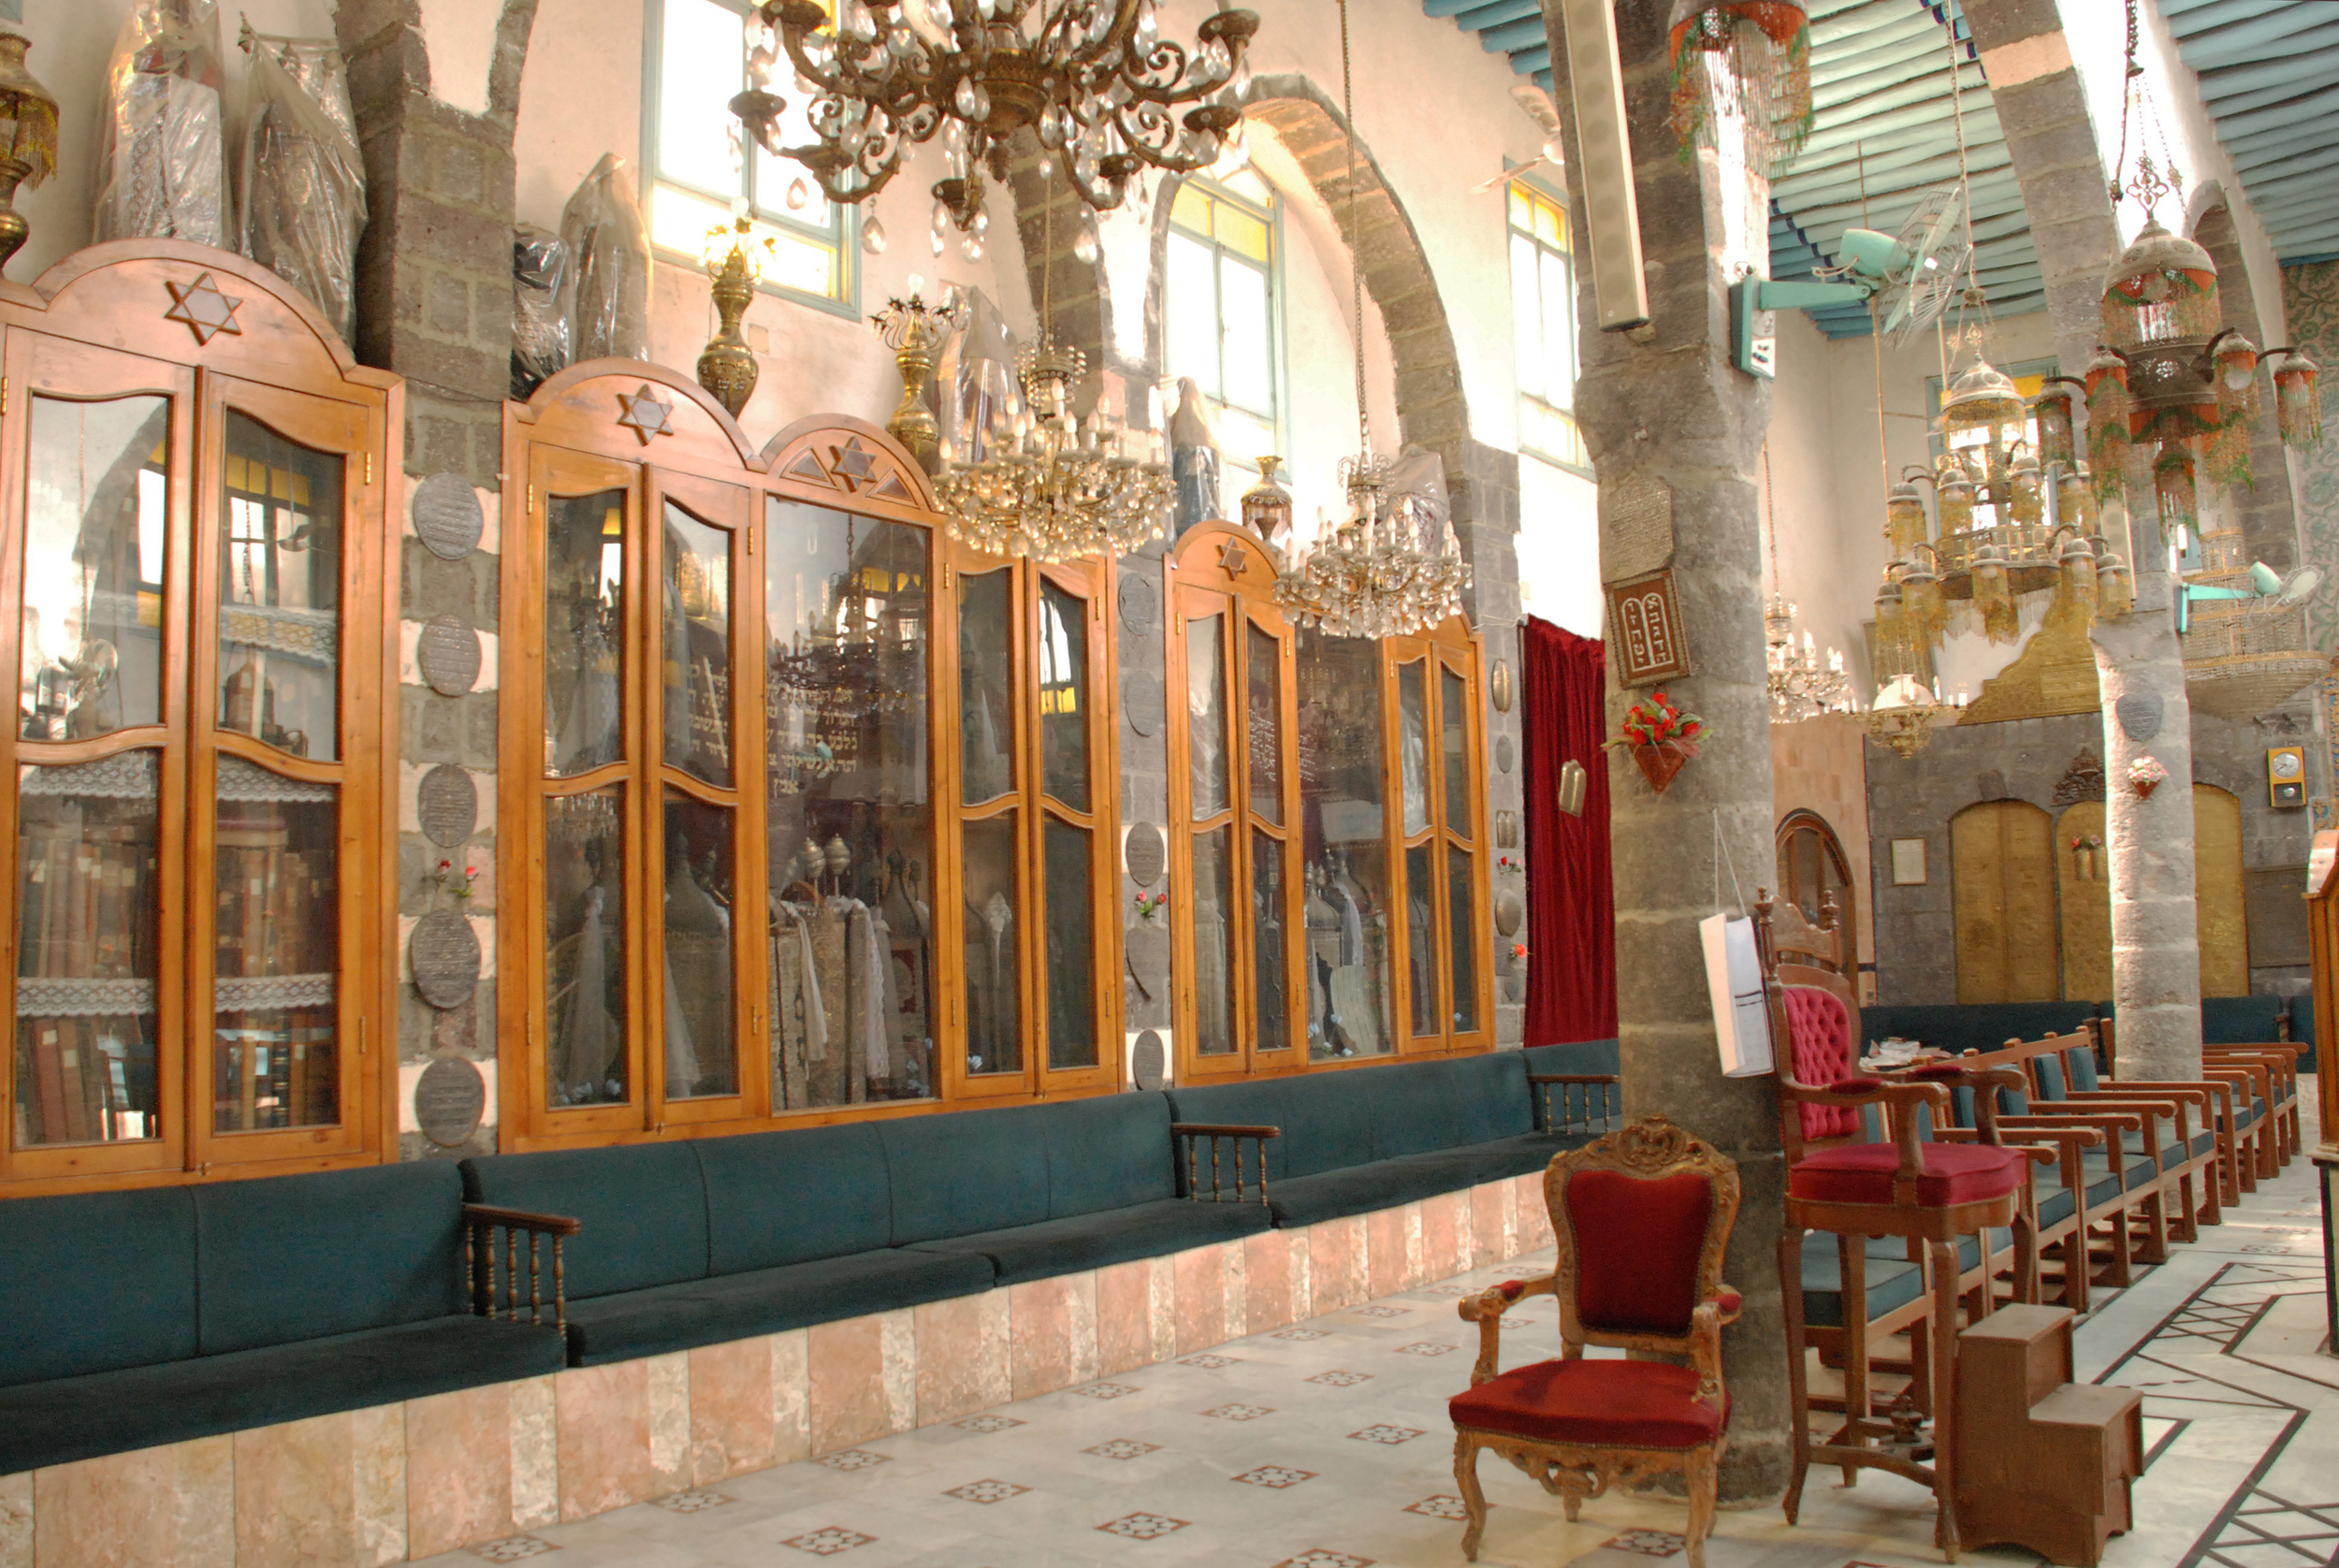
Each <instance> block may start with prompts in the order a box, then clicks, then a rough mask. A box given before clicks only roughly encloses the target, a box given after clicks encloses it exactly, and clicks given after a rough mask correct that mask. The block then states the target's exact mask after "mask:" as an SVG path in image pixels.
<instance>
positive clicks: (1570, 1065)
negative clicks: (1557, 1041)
mask: <svg viewBox="0 0 2339 1568" xmlns="http://www.w3.org/2000/svg"><path fill="white" fill-rule="evenodd" d="M1519 1054H1520V1055H1521V1056H1524V1057H1525V1058H1526V1059H1527V1070H1528V1071H1529V1072H1531V1073H1533V1072H1568V1073H1575V1074H1576V1075H1578V1076H1588V1075H1591V1074H1595V1073H1606V1074H1609V1075H1611V1076H1613V1075H1616V1074H1619V1073H1621V1072H1622V1071H1623V1070H1624V1050H1623V1047H1622V1045H1621V1044H1620V1042H1618V1041H1616V1040H1613V1039H1605V1040H1577V1041H1576V1042H1574V1043H1573V1044H1570V1045H1531V1046H1529V1047H1527V1049H1526V1050H1524V1051H1522V1052H1520V1053H1519Z"/></svg>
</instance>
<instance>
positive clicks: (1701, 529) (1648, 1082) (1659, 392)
mask: <svg viewBox="0 0 2339 1568" xmlns="http://www.w3.org/2000/svg"><path fill="white" fill-rule="evenodd" d="M1668 10H1669V7H1668V5H1667V3H1666V0H1618V4H1617V6H1616V22H1617V35H1618V42H1619V45H1620V50H1621V55H1620V57H1621V59H1622V62H1623V70H1624V94H1625V102H1626V107H1627V112H1628V115H1629V118H1630V124H1631V135H1632V146H1633V153H1634V185H1635V187H1636V189H1637V192H1638V196H1639V202H1640V232H1641V242H1642V244H1643V246H1644V248H1645V257H1644V260H1645V266H1646V271H1647V275H1648V280H1649V316H1650V321H1651V325H1650V326H1649V327H1646V328H1642V329H1638V330H1636V331H1635V332H1634V333H1633V334H1630V335H1620V334H1609V333H1602V332H1600V331H1598V330H1596V329H1595V325H1594V323H1595V313H1594V311H1593V309H1592V304H1591V284H1590V282H1589V279H1588V278H1586V279H1585V281H1584V282H1583V283H1582V284H1581V292H1580V298H1579V305H1578V310H1577V314H1578V317H1579V318H1580V319H1581V321H1582V322H1583V324H1584V330H1583V334H1582V338H1581V341H1582V344H1583V349H1582V356H1581V357H1582V370H1581V372H1580V374H1579V375H1578V377H1577V380H1576V417H1577V419H1578V420H1579V421H1580V422H1581V423H1582V426H1583V429H1584V435H1585V438H1586V440H1587V442H1588V443H1589V444H1590V446H1591V457H1592V462H1593V465H1594V467H1596V468H1597V469H1598V470H1599V473H1600V489H1601V518H1600V551H1601V574H1602V576H1603V577H1604V578H1605V579H1608V580H1620V579H1621V578H1622V577H1624V576H1627V575H1638V574H1640V573H1643V572H1645V571H1647V570H1650V569H1652V568H1654V567H1661V566H1668V565H1669V566H1670V567H1671V568H1672V570H1673V573H1674V579H1675V583H1676V586H1677V588H1678V593H1679V598H1680V605H1681V631H1682V635H1683V640H1684V641H1685V643H1686V644H1687V646H1688V651H1689V656H1690V660H1691V662H1692V665H1693V674H1692V675H1689V676H1688V677H1686V678H1683V679H1679V680H1673V681H1668V682H1666V683H1665V690H1666V692H1667V694H1668V695H1670V696H1671V697H1672V698H1673V699H1674V700H1675V701H1677V702H1678V703H1679V704H1682V705H1683V706H1684V707H1687V708H1689V709H1691V710H1692V711H1693V712H1696V713H1699V714H1702V715H1703V716H1704V717H1705V719H1707V722H1708V724H1709V725H1710V726H1711V738H1710V739H1708V740H1707V741H1706V742H1705V744H1704V745H1703V747H1702V748H1701V751H1700V754H1699V755H1698V757H1697V758H1696V760H1695V761H1693V762H1691V763H1690V764H1689V765H1688V766H1687V767H1686V768H1684V769H1683V770H1682V771H1681V773H1680V774H1679V775H1678V777H1676V778H1675V779H1674V781H1673V783H1672V786H1671V788H1670V789H1669V790H1668V791H1666V792H1665V793H1664V794H1663V795H1659V794H1657V793H1655V792H1654V791H1651V790H1650V788H1649V784H1648V783H1647V781H1646V780H1644V779H1643V777H1641V774H1640V770H1639V769H1638V767H1637V766H1635V765H1634V762H1633V760H1632V758H1631V757H1630V756H1629V755H1627V754H1626V753H1624V752H1623V751H1621V750H1618V751H1611V752H1609V753H1608V754H1607V755H1608V768H1609V787H1610V791H1611V795H1610V800H1611V802H1612V805H1611V807H1610V813H1609V824H1610V827H1609V831H1610V834H1611V836H1612V838H1613V841H1614V857H1615V885H1616V923H1617V941H1616V966H1617V1011H1618V1018H1619V1024H1620V1032H1621V1035H1622V1039H1623V1063H1624V1106H1625V1114H1626V1115H1627V1116H1628V1117H1635V1118H1636V1117H1640V1116H1646V1115H1649V1114H1663V1115H1664V1116H1667V1117H1669V1118H1671V1119H1672V1120H1673V1121H1675V1122H1677V1123H1678V1124H1680V1125H1682V1126H1685V1127H1687V1128H1688V1129H1689V1130H1690V1131H1692V1132H1693V1133H1695V1134H1696V1135H1697V1136H1698V1137H1700V1138H1702V1139H1704V1140H1707V1142H1708V1143H1711V1144H1712V1145H1713V1146H1714V1147H1716V1148H1717V1149H1719V1150H1721V1151H1722V1153H1724V1154H1728V1155H1730V1156H1731V1157H1732V1158H1733V1159H1735V1160H1736V1161H1737V1163H1738V1174H1739V1177H1740V1180H1741V1182H1742V1183H1743V1184H1744V1190H1745V1197H1744V1201H1743V1205H1742V1207H1741V1208H1740V1209H1739V1212H1738V1222H1737V1229H1736V1233H1735V1235H1734V1236H1733V1237H1732V1239H1731V1245H1730V1255H1729V1260H1728V1269H1727V1271H1728V1275H1729V1279H1730V1283H1731V1284H1732V1285H1735V1286H1736V1287H1737V1288H1738V1289H1739V1290H1741V1291H1743V1292H1745V1295H1746V1309H1745V1315H1744V1316H1743V1317H1742V1318H1741V1319H1740V1320H1739V1322H1738V1323H1737V1325H1736V1327H1735V1328H1731V1329H1729V1330H1728V1331H1727V1332H1726V1333H1725V1334H1724V1336H1723V1350H1724V1363H1725V1369H1726V1376H1727V1379H1728V1383H1729V1387H1730V1393H1731V1398H1732V1401H1733V1412H1732V1416H1731V1419H1730V1453H1729V1457H1728V1459H1726V1461H1725V1462H1724V1464H1723V1466H1722V1496H1723V1497H1724V1498H1728V1499H1738V1500H1752V1499H1757V1498H1765V1497H1773V1496H1776V1495H1777V1494H1778V1493H1779V1492H1780V1491H1781V1490H1782V1489H1783V1488H1784V1487H1785V1483H1786V1478H1787V1472H1788V1466H1789V1453H1790V1449H1789V1445H1790V1441H1791V1433H1792V1431H1793V1423H1794V1418H1795V1416H1794V1413H1793V1412H1791V1411H1790V1409H1789V1407H1788V1399H1787V1365H1786V1357H1785V1354H1784V1346H1785V1320H1784V1317H1783V1315H1782V1314H1781V1310H1780V1284H1779V1269H1778V1241H1779V1234H1780V1227H1781V1224H1782V1217H1783V1210H1782V1202H1781V1182H1782V1169H1783V1168H1782V1163H1781V1160H1780V1147H1779V1105H1778V1095H1777V1090H1776V1087H1775V1085H1774V1083H1773V1082H1772V1081H1771V1080H1770V1079H1768V1078H1750V1079H1730V1078H1724V1077H1723V1076H1722V1071H1721V1065H1720V1060H1719V1056H1718V1053H1717V1051H1716V1047H1715V1038H1714V1024H1713V1017H1712V1009H1711V1007H1710V1005H1709V1004H1708V1002H1707V989H1706V968H1705V959H1704V956H1703V952H1702V950H1701V948H1700V945H1699V940H1698V930H1697V926H1698V922H1699V921H1701V920H1703V919H1704V918H1705V917H1706V916H1707V915H1709V914H1712V913H1713V912H1714V909H1715V882H1716V875H1717V855H1716V835H1715V824H1716V822H1717V821H1719V822H1720V824H1721V841H1722V846H1723V847H1724V848H1726V850H1727V853H1728V857H1729V860H1730V862H1731V863H1732V864H1735V866H1736V871H1737V878H1738V884H1739V886H1741V887H1742V888H1743V889H1744V891H1745V894H1746V897H1747V898H1748V899H1750V900H1751V899H1752V898H1753V896H1754V893H1755V889H1756V887H1757V886H1767V885H1768V884H1770V883H1771V882H1773V881H1774V880H1775V879H1776V878H1775V875H1774V873H1773V869H1772V868H1773V865H1774V863H1775V858H1776V856H1775V851H1774V849H1773V848H1772V842H1771V827H1772V798H1771V753H1770V700H1769V688H1768V683H1767V678H1766V672H1765V663H1764V644H1763V594H1762V551H1761V543H1762V542H1761V530H1760V528H1759V523H1758V514H1757V505H1756V503H1757V488H1756V481H1755V478H1754V464H1755V459H1756V455H1757V452H1758V450H1759V448H1760V446H1761V444H1762V439H1763V432H1764V429H1765V426H1766V425H1767V424H1768V422H1769V416H1770V399H1769V393H1768V384H1767V383H1764V382H1759V381H1757V380H1755V379H1754V378H1752V377H1751V376H1748V375H1744V374H1741V373H1740V372H1739V371H1737V370H1735V369H1733V368H1732V366H1731V362H1730V343H1729V296H1728V285H1729V283H1730V279H1729V277H1728V276H1727V274H1726V270H1725V267H1724V257H1723V250H1722V246H1723V232H1724V230H1723V218H1722V202H1723V201H1724V200H1725V199H1728V200H1743V199H1745V192H1744V191H1743V190H1742V189H1741V190H1737V191H1725V190H1724V189H1723V188H1722V181H1721V180H1720V178H1719V176H1718V174H1717V171H1716V167H1715V161H1714V159H1713V157H1712V155H1711V154H1709V153H1708V154H1702V155H1700V156H1699V157H1698V158H1697V159H1696V160H1695V161H1694V162H1691V163H1684V162H1683V161H1682V160H1681V158H1680V157H1679V155H1678V152H1677V147H1678V143H1677V142H1676V141H1675V138H1674V136H1673V133H1672V131H1671V130H1670V129H1669V128H1668V127H1667V125H1666V123H1665V117H1666V114H1667V111H1668V109H1669V107H1670V105H1669V101H1668V95H1669V94H1670V91H1671V72H1670V69H1669V62H1668V52H1667V45H1666V20H1667V13H1668ZM1544 15H1545V22H1546V26H1547V28H1548V30H1549V32H1550V34H1551V58H1552V64H1553V66H1554V70H1555V73H1556V74H1557V77H1558V84H1557V88H1556V90H1555V92H1554V94H1553V95H1554V97H1555V98H1556V99H1557V100H1558V102H1559V103H1560V105H1561V106H1562V107H1561V119H1562V123H1564V124H1565V125H1566V126H1567V134H1568V137H1569V139H1570V146H1569V148H1568V160H1567V161H1568V174H1569V182H1570V184H1571V186H1573V187H1574V189H1573V190H1572V192H1571V196H1572V199H1573V200H1574V202H1575V206H1576V211H1579V212H1580V211H1585V206H1586V204H1585V201H1584V195H1583V190H1582V186H1581V178H1582V176H1581V173H1580V170H1581V169H1582V167H1583V160H1582V158H1581V156H1580V155H1579V152H1578V150H1577V149H1576V147H1575V146H1574V145H1573V142H1574V135H1575V123H1574V119H1573V116H1572V115H1571V114H1570V113H1569V111H1568V109H1567V105H1568V103H1569V101H1570V100H1569V96H1568V94H1569V82H1568V77H1567V51H1566V47H1565V23H1564V22H1563V20H1562V18H1561V16H1560V14H1559V12H1558V10H1557V9H1556V7H1553V6H1551V5H1550V4H1548V0H1547V6H1546V9H1545V13H1544ZM1757 232H1758V233H1759V230H1758V231H1757ZM1758 259H1759V258H1758ZM1580 276H1582V274H1580V273H1579V277H1580ZM1632 491H1637V492H1639V493H1640V494H1641V495H1643V496H1646V497H1649V498H1651V499H1656V498H1661V497H1669V510H1670V513H1671V528H1670V532H1671V542H1670V547H1669V548H1666V547H1664V546H1663V542H1662V540H1660V541H1659V543H1658V544H1656V545H1654V546H1652V545H1650V544H1648V543H1647V542H1646V541H1647V534H1646V532H1645V530H1629V531H1628V530H1625V529H1623V528H1620V526H1619V522H1618V512H1619V508H1618V507H1617V505H1616V501H1617V499H1618V497H1619V496H1620V494H1624V493H1627V492H1632ZM1616 669H1617V661H1616V660H1615V659H1613V658H1611V660H1610V661H1609V670H1610V679H1611V680H1612V681H1613V680H1614V679H1615V678H1616V677H1615V672H1616ZM1646 694H1647V689H1642V690H1632V691H1626V690H1617V689H1615V688H1614V687H1613V686H1612V687H1611V689H1610V690H1609V693H1608V720H1609V727H1610V729H1611V731H1612V732H1613V730H1614V729H1615V727H1616V725H1617V723H1618V722H1619V721H1620V719H1621V717H1622V714H1623V711H1624V708H1625V707H1626V705H1627V704H1629V703H1631V702H1632V701H1633V700H1634V698H1635V697H1639V696H1643V695H1646ZM1720 883H1721V896H1722V900H1723V901H1724V902H1725V903H1731V902H1733V893H1732V891H1731V880H1730V873H1729V871H1728V870H1727V869H1722V870H1721V871H1720ZM1733 907H1735V905H1733Z"/></svg>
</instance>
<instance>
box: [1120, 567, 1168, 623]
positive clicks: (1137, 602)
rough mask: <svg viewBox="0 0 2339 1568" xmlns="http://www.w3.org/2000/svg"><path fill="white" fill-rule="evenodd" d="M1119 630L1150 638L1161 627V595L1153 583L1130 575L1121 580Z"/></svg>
mask: <svg viewBox="0 0 2339 1568" xmlns="http://www.w3.org/2000/svg"><path fill="white" fill-rule="evenodd" d="M1119 591H1120V599H1121V630H1122V631H1124V632H1128V633H1129V634H1130V635H1131V636H1135V637H1150V636H1152V635H1153V634H1154V631H1155V628H1157V627H1158V626H1160V625H1161V595H1160V594H1158V593H1156V592H1155V590H1154V585H1153V581H1152V579H1150V578H1147V577H1140V576H1139V575H1138V574H1137V573H1133V572H1132V573H1129V574H1128V575H1127V576H1126V577H1123V578H1122V579H1121V588H1120V590H1119Z"/></svg>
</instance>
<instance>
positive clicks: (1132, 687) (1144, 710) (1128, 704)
mask: <svg viewBox="0 0 2339 1568" xmlns="http://www.w3.org/2000/svg"><path fill="white" fill-rule="evenodd" d="M1121 712H1122V714H1123V715H1124V716H1125V717H1126V719H1128V721H1129V728H1130V729H1132V730H1135V731H1136V732H1137V733H1139V734H1140V735H1155V734H1159V733H1161V726H1162V721H1163V720H1164V719H1166V718H1168V716H1169V710H1168V708H1167V706H1166V705H1165V703H1164V700H1163V697H1162V694H1161V677H1160V676H1159V675H1155V674H1154V673H1153V672H1152V671H1151V670H1131V671H1130V672H1129V673H1128V674H1127V675H1123V676H1122V677H1121Z"/></svg>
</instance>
